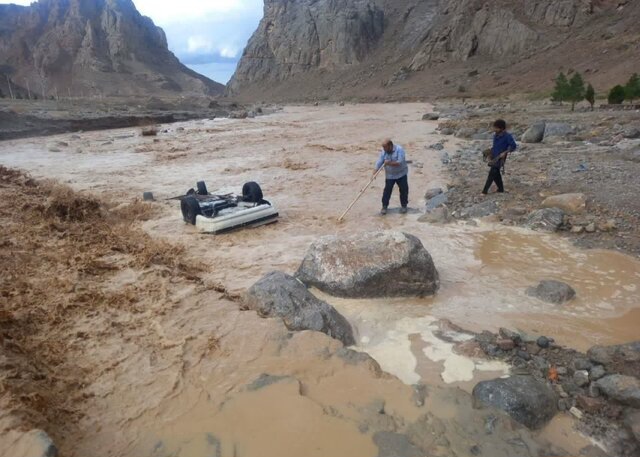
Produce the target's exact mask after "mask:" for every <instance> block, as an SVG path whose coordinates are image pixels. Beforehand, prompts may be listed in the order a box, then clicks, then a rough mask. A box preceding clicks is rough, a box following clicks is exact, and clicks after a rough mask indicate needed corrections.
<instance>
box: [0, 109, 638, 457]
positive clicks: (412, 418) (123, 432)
mask: <svg viewBox="0 0 640 457" xmlns="http://www.w3.org/2000/svg"><path fill="white" fill-rule="evenodd" d="M428 109H429V106H428V105H426V104H402V105H366V106H347V107H317V108H310V107H288V108H286V109H285V110H284V111H282V112H279V113H277V114H274V115H271V116H266V117H261V118H257V119H249V120H242V121H231V120H214V121H210V120H209V121H197V122H189V123H183V124H174V125H170V126H166V131H165V132H163V133H161V134H160V135H159V136H158V137H157V138H155V139H153V138H143V137H140V136H138V131H137V130H136V129H123V130H118V131H113V132H109V131H107V132H97V133H82V134H79V135H77V136H72V135H61V136H59V137H52V138H44V139H28V140H19V141H11V142H4V143H2V144H0V163H2V164H4V165H6V166H11V167H17V168H21V169H25V170H27V171H29V172H31V173H32V174H33V175H34V176H36V177H47V178H55V179H57V180H60V181H62V182H64V183H67V184H69V185H70V186H72V187H73V188H74V189H76V190H79V191H90V192H93V193H96V194H98V195H101V196H104V197H107V198H110V199H115V200H116V201H121V202H130V201H132V200H134V199H136V198H139V197H140V196H141V195H142V192H144V191H152V192H154V194H155V196H156V198H157V200H158V201H157V203H156V205H158V206H159V207H160V208H161V212H160V215H159V216H158V217H156V218H154V219H152V220H150V221H147V222H145V223H144V225H143V227H144V229H145V230H146V231H147V232H148V233H150V234H151V235H152V236H154V237H157V238H162V239H166V240H168V241H170V242H173V243H178V244H182V245H185V246H186V248H187V253H188V255H189V256H190V257H191V258H195V259H198V260H199V261H201V262H203V263H204V264H206V265H207V266H208V268H206V269H205V270H203V275H204V276H205V277H206V279H207V280H211V281H214V282H217V283H222V284H224V285H225V286H226V287H227V288H228V289H229V291H230V292H231V293H241V292H242V291H243V290H245V289H246V288H247V287H248V286H250V285H251V284H252V283H253V282H255V281H256V280H257V279H259V278H260V277H261V276H262V275H263V274H265V273H267V272H269V271H272V270H284V271H286V272H289V273H291V272H293V271H295V269H296V268H297V266H298V264H299V263H300V261H301V259H302V257H303V255H304V252H305V250H306V248H307V247H308V245H309V244H310V243H311V242H312V241H313V240H314V239H316V238H317V237H318V236H322V235H328V234H337V233H354V232H361V231H368V230H379V229H397V230H403V231H406V232H409V233H411V234H413V235H415V236H417V237H419V238H420V239H421V240H422V242H423V244H424V245H425V247H426V248H427V249H428V250H429V251H430V253H431V254H432V256H433V258H434V261H435V263H436V266H437V267H438V269H439V272H440V277H441V280H442V284H441V289H440V291H439V293H438V295H437V296H436V297H434V298H429V299H393V300H366V301H363V300H342V299H336V298H332V297H327V296H325V295H323V294H320V293H318V295H319V296H321V297H322V298H324V299H326V300H327V301H328V302H329V303H331V304H332V305H334V306H335V307H336V308H337V309H338V310H339V311H340V312H341V313H342V314H344V315H345V316H346V317H347V318H348V319H349V321H350V322H351V324H352V326H353V327H354V330H355V333H356V339H357V345H356V347H355V348H354V349H355V350H356V351H359V352H362V353H366V354H369V355H370V356H371V357H373V358H374V359H375V361H376V362H377V363H378V364H379V365H380V367H381V368H382V370H384V372H386V373H390V374H391V375H392V376H389V375H386V374H384V373H380V372H377V371H376V369H375V367H372V365H371V364H370V363H368V362H366V361H364V362H362V363H354V362H353V361H352V360H351V359H350V358H349V357H355V356H353V355H351V356H348V357H347V356H345V355H344V354H342V353H340V348H339V345H338V344H337V343H336V342H334V341H331V340H329V339H328V338H326V337H324V335H314V334H310V333H308V332H304V333H302V334H298V335H294V336H293V337H291V336H290V335H288V334H287V332H286V331H284V330H283V329H282V326H281V325H280V324H279V323H278V322H275V321H263V320H260V319H258V318H257V317H255V316H253V315H251V316H249V315H248V313H240V312H238V311H237V310H235V307H236V306H237V305H236V304H233V303H228V302H224V300H221V299H220V298H214V297H207V296H206V295H203V294H202V293H201V292H197V291H195V292H194V291H192V290H186V289H183V290H174V291H173V292H172V293H171V294H170V296H171V306H170V307H169V308H168V311H167V312H166V313H165V314H162V315H161V317H158V318H157V325H158V326H159V328H161V329H163V330H162V334H163V335H164V334H165V333H166V335H165V336H163V338H164V340H166V341H177V342H178V343H176V344H175V345H171V344H169V347H168V348H167V349H166V350H161V351H160V354H162V355H161V356H160V357H159V358H158V359H153V358H149V356H148V354H147V353H146V352H145V349H144V348H130V347H128V346H127V348H128V349H126V350H123V352H122V353H121V354H119V355H120V356H121V359H120V360H121V362H120V363H119V364H118V368H117V369H115V371H113V372H111V373H112V374H110V375H109V376H110V378H109V379H108V380H104V381H102V382H101V383H99V384H98V385H95V386H93V387H91V389H92V390H93V393H94V394H95V397H94V398H95V400H92V401H91V402H89V406H88V407H87V408H88V409H87V411H86V416H85V418H84V419H83V420H82V422H81V423H80V425H79V428H78V431H76V432H75V433H74V434H72V435H70V438H69V441H67V442H65V443H64V445H63V447H64V449H65V450H66V454H65V455H67V454H68V455H74V456H75V455H78V456H81V455H109V456H128V455H131V456H133V455H136V456H137V455H149V456H154V457H156V456H157V457H169V456H176V457H177V456H179V457H196V456H203V455H207V456H209V455H210V456H215V457H218V456H264V457H268V456H279V457H282V456H292V457H293V456H300V455H308V456H332V457H338V456H345V457H346V456H375V455H384V453H382V452H381V451H380V449H383V448H385V446H387V445H388V443H389V442H393V440H395V439H402V438H397V437H395V436H393V435H388V433H400V435H402V436H408V437H409V438H410V440H411V442H413V443H416V442H420V443H421V446H422V449H429V450H430V452H431V453H430V454H429V455H451V454H450V453H447V452H449V451H450V450H452V449H456V452H457V454H456V455H473V452H472V451H471V449H472V448H473V446H476V445H482V448H483V449H485V450H486V451H485V453H484V454H483V455H492V456H501V455H505V456H507V455H516V454H514V452H516V451H515V450H514V449H527V450H526V451H523V453H522V454H517V455H531V456H533V455H538V454H536V452H538V451H539V450H540V449H543V448H544V449H546V448H545V447H544V446H548V443H547V441H548V442H551V443H552V444H555V445H556V446H558V447H560V448H562V449H564V450H565V451H566V452H569V453H576V452H577V451H578V450H579V449H580V448H581V447H583V446H584V445H586V444H588V443H589V442H588V440H586V438H584V437H581V436H580V435H579V434H578V433H577V432H575V431H573V428H572V420H571V419H570V418H569V417H568V416H558V417H557V418H556V419H555V420H554V421H553V422H552V423H551V424H550V426H549V427H548V428H547V429H546V430H543V431H542V432H540V433H536V434H534V435H533V436H532V435H531V434H530V433H528V432H523V431H519V430H513V429H512V428H511V427H510V426H509V425H508V424H507V423H506V422H504V423H502V422H500V423H499V424H498V425H497V429H496V431H495V432H492V434H489V433H487V432H486V426H487V422H486V421H487V420H488V419H487V413H485V412H479V411H474V410H472V409H471V407H470V401H469V398H470V397H469V395H468V392H470V390H471V389H472V387H473V385H474V384H475V383H476V382H477V381H478V380H481V379H489V378H494V377H497V376H502V375H505V374H506V373H507V372H508V367H507V366H505V365H503V364H502V363H499V362H487V361H483V360H480V359H474V358H472V357H467V356H461V355H458V354H456V353H454V352H453V350H452V347H453V344H452V343H451V342H447V341H445V340H443V339H442V338H440V337H439V336H438V335H441V330H442V329H441V328H439V322H440V320H441V319H448V320H450V321H452V322H454V323H455V324H457V325H459V326H461V327H463V328H467V329H469V330H472V331H481V330H491V331H497V330H498V328H499V327H510V328H517V329H520V330H522V331H524V332H527V333H530V334H534V335H539V334H545V335H549V336H552V337H554V338H555V339H556V341H557V342H558V343H560V344H562V345H567V346H570V347H574V348H576V349H580V350H585V349H587V348H588V347H590V346H592V345H594V344H614V343H621V342H627V341H630V340H632V339H637V337H638V332H637V329H638V328H640V310H639V309H638V301H637V297H638V294H639V291H640V262H639V261H638V260H636V259H634V258H631V257H628V256H625V255H623V254H620V253H616V252H609V251H583V250H580V249H578V248H576V247H574V246H572V245H570V244H569V243H567V242H566V241H564V240H562V239H559V238H556V237H554V236H551V235H544V234H539V233H534V232H530V231H527V230H522V229H517V228H507V227H503V226H500V225H498V224H495V223H492V222H490V221H480V222H478V223H472V224H454V225H447V226H432V225H429V224H421V223H419V222H417V219H418V217H419V216H420V213H421V209H422V207H423V204H424V202H423V199H422V195H423V194H424V192H425V191H426V190H427V189H430V188H433V187H445V186H446V178H445V176H444V175H443V174H442V171H441V169H440V164H439V153H438V152H435V151H433V150H430V149H428V146H429V145H431V144H433V143H436V142H438V141H441V140H442V139H443V138H442V137H440V136H438V135H436V134H435V127H436V123H433V122H424V121H420V119H421V116H422V114H423V113H424V112H425V110H428ZM390 112H391V113H392V115H390ZM384 137H391V138H393V139H395V140H396V142H397V143H398V144H401V145H403V146H404V147H405V149H407V153H408V156H409V157H408V158H409V159H410V160H412V161H413V165H412V166H411V171H410V185H411V207H412V208H413V209H414V210H413V211H411V212H410V213H409V214H408V215H406V216H402V215H400V214H397V213H395V212H394V211H392V212H391V214H389V215H388V216H387V217H386V218H381V217H380V216H378V215H377V210H378V209H379V198H380V194H381V192H382V185H383V183H382V181H378V182H376V183H375V184H374V186H373V188H372V189H371V190H370V191H369V192H368V193H367V194H366V196H365V197H364V198H363V199H362V201H360V202H359V203H358V205H357V206H356V207H355V208H354V210H353V212H352V213H350V215H349V216H348V218H347V220H346V221H345V222H344V223H342V224H337V223H336V218H337V216H338V215H339V214H340V213H341V212H342V210H343V209H344V208H346V207H347V205H348V204H349V202H350V201H351V200H352V199H353V197H354V196H355V194H356V193H357V192H358V190H359V189H360V188H361V186H362V185H363V184H364V183H365V182H366V181H367V179H368V177H369V176H370V175H371V171H372V167H373V163H374V161H375V159H376V155H377V152H376V151H377V148H378V143H379V141H380V140H381V139H383V138H384ZM60 141H64V142H65V144H67V146H60V145H58V146H56V147H55V148H53V147H52V145H54V144H57V142H60ZM455 148H456V144H455V140H453V139H449V140H448V142H445V150H448V151H454V150H455ZM52 151H56V152H52ZM479 172H480V173H484V172H485V170H484V169H483V168H479ZM201 179H204V180H206V181H207V185H208V187H209V190H211V191H213V190H221V191H224V192H226V191H236V192H239V191H240V189H241V187H242V184H243V183H244V182H246V181H258V182H259V183H260V184H261V185H262V187H263V190H264V192H265V198H267V199H269V200H271V201H272V202H274V203H275V204H276V205H277V206H278V208H279V210H280V213H281V215H282V217H281V220H280V222H279V223H278V224H276V225H272V226H267V227H262V228H260V229H257V230H247V231H242V232H237V233H233V234H229V235H225V236H218V237H211V236H205V235H200V234H198V233H196V232H195V231H194V230H193V229H192V228H190V227H187V226H185V225H184V224H183V223H182V221H181V217H180V213H179V205H178V204H177V203H176V202H174V201H164V199H166V198H169V197H173V196H175V195H179V194H182V193H184V192H185V191H186V190H187V189H188V188H189V187H192V186H194V185H195V182H196V181H198V180H201ZM393 198H394V201H395V199H396V198H397V195H394V197H393ZM135 274H136V273H135V272H125V273H122V277H119V279H118V281H135V279H131V278H135V277H136V276H135ZM127 278H128V279H127ZM542 279H557V280H562V281H566V282H568V283H569V284H571V285H572V286H573V287H574V288H575V289H576V291H577V298H576V299H575V300H573V301H572V302H570V303H568V304H566V305H562V306H554V305H548V304H545V303H542V302H540V301H538V300H536V299H534V298H531V297H528V296H527V295H526V294H525V290H526V288H527V287H529V286H532V285H535V284H536V283H537V282H538V281H540V280H542ZM168 287H169V286H168ZM158 305H159V306H160V305H162V304H161V303H160V304H158ZM214 321H215V324H214V323H213V322H214ZM213 328H215V331H216V332H217V334H218V336H219V338H220V342H221V343H220V344H221V347H220V348H219V350H218V351H217V352H216V354H217V355H216V356H211V357H209V356H206V355H203V354H206V351H205V349H204V348H205V346H206V341H207V338H208V336H209V332H211V331H212V329H213ZM152 333H154V334H157V333H159V331H156V330H154V331H153V332H152ZM448 336H449V340H450V341H451V340H452V341H464V339H465V338H468V335H466V334H464V333H458V334H450V335H448ZM129 338H130V339H129V340H128V342H129V343H130V344H132V345H135V344H136V336H135V335H133V336H129ZM110 343H111V344H114V346H109V347H110V349H109V350H110V351H113V352H114V354H115V353H118V351H117V350H116V349H115V344H116V342H114V341H111V342H110ZM92 350H96V351H100V349H99V347H93V348H92ZM167 351H168V352H167ZM196 355H197V356H196ZM154 357H155V356H154ZM100 360H102V358H100ZM140 367H143V369H140ZM265 374H266V375H267V377H264V376H262V375H265ZM398 380H400V381H401V382H400V381H398ZM256 382H257V383H258V384H255V383H256ZM415 384H425V385H427V386H428V393H427V394H426V397H425V398H426V400H425V401H424V405H423V406H419V403H420V402H417V403H416V401H415V398H414V396H413V394H414V393H413V388H412V387H411V386H412V385H415ZM252 385H253V387H252ZM256 386H257V387H256ZM418 430H419V431H418ZM427 435H429V436H427ZM114 437H115V438H114ZM274 437H278V438H277V439H276V438H274ZM429 437H430V438H429ZM385 440H386V441H385ZM478 443H480V444H478ZM514 443H517V444H514ZM522 443H524V446H523V445H522ZM487 452H488V453H487ZM407 455H412V454H407ZM561 455H562V454H561Z"/></svg>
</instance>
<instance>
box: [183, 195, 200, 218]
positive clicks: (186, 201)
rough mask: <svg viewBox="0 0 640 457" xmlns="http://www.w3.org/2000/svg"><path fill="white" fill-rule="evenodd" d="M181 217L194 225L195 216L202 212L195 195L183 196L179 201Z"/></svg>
mask: <svg viewBox="0 0 640 457" xmlns="http://www.w3.org/2000/svg"><path fill="white" fill-rule="evenodd" d="M180 209H181V210H182V218H183V219H184V221H185V222H186V223H187V224H191V225H196V217H197V216H199V215H201V214H202V210H201V209H200V203H198V200H197V199H196V198H195V197H187V198H183V199H182V201H181V202H180Z"/></svg>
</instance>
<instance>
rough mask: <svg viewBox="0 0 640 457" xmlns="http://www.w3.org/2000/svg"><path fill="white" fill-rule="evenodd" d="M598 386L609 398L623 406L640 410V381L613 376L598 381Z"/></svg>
mask: <svg viewBox="0 0 640 457" xmlns="http://www.w3.org/2000/svg"><path fill="white" fill-rule="evenodd" d="M596 386H597V387H598V389H600V392H602V393H603V394H604V395H606V396H607V397H609V398H611V399H613V400H616V401H617V402H619V403H622V404H623V405H627V406H631V407H633V408H640V379H638V378H636V377H634V376H625V375H622V374H612V375H609V376H605V377H604V378H602V379H599V380H597V381H596Z"/></svg>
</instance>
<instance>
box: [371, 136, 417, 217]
mask: <svg viewBox="0 0 640 457" xmlns="http://www.w3.org/2000/svg"><path fill="white" fill-rule="evenodd" d="M383 166H384V171H385V174H386V183H385V186H384V192H383V194H382V210H380V214H381V215H383V216H384V215H385V214H387V209H388V208H389V201H390V200H391V194H392V193H393V188H394V186H395V185H396V184H397V185H398V188H399V189H400V205H402V208H401V209H400V213H402V214H406V213H407V206H408V205H409V178H408V176H407V175H408V173H409V167H408V166H407V158H406V155H405V152H404V149H402V146H399V145H396V144H393V141H391V140H388V139H387V140H385V141H384V142H383V143H382V151H381V152H380V158H378V161H377V162H376V169H375V171H374V174H375V173H377V172H378V170H380V168H381V167H383Z"/></svg>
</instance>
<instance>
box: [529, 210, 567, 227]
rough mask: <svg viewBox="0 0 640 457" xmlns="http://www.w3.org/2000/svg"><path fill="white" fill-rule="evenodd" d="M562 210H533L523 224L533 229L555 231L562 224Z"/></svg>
mask: <svg viewBox="0 0 640 457" xmlns="http://www.w3.org/2000/svg"><path fill="white" fill-rule="evenodd" d="M564 215H565V213H564V211H563V210H561V209H560V208H543V209H538V210H536V211H533V212H532V213H531V214H529V216H528V217H527V221H526V222H525V225H526V226H527V227H529V228H530V229H533V230H545V231H549V232H555V231H558V230H559V229H560V227H562V225H563V224H564Z"/></svg>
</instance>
